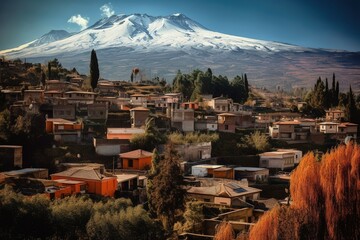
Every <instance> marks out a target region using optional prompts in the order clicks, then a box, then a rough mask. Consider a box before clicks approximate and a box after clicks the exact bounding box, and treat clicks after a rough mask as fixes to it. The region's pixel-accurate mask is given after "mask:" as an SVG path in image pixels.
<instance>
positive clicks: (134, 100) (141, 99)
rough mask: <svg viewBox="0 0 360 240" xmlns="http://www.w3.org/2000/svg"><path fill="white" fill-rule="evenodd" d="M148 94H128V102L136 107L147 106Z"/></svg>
mask: <svg viewBox="0 0 360 240" xmlns="http://www.w3.org/2000/svg"><path fill="white" fill-rule="evenodd" d="M148 97H149V96H148V95H145V94H138V93H137V94H133V95H131V96H130V104H131V105H133V106H137V107H147V100H148Z"/></svg>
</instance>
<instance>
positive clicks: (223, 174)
mask: <svg viewBox="0 0 360 240" xmlns="http://www.w3.org/2000/svg"><path fill="white" fill-rule="evenodd" d="M213 177H214V178H226V179H234V170H233V169H231V170H230V169H229V170H224V171H219V170H217V171H213Z"/></svg>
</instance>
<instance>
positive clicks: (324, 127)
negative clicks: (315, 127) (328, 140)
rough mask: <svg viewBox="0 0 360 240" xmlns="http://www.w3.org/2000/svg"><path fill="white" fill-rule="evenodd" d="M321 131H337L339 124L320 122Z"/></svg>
mask: <svg viewBox="0 0 360 240" xmlns="http://www.w3.org/2000/svg"><path fill="white" fill-rule="evenodd" d="M320 132H323V133H336V132H337V126H336V124H320Z"/></svg>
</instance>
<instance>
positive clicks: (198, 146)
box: [174, 142, 211, 161]
mask: <svg viewBox="0 0 360 240" xmlns="http://www.w3.org/2000/svg"><path fill="white" fill-rule="evenodd" d="M174 147H175V150H176V151H177V152H178V154H179V155H180V157H181V159H182V160H184V161H198V160H202V159H208V158H211V142H201V143H186V144H181V145H175V146H174Z"/></svg>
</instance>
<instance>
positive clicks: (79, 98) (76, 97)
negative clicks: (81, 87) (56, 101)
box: [64, 91, 96, 104]
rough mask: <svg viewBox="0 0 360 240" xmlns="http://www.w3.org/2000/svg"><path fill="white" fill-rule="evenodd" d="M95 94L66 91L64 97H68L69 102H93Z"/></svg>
mask: <svg viewBox="0 0 360 240" xmlns="http://www.w3.org/2000/svg"><path fill="white" fill-rule="evenodd" d="M95 95H96V94H94V93H91V92H75V91H74V92H66V93H65V94H64V97H65V98H67V99H68V103H69V104H79V103H82V104H93V103H94V101H95Z"/></svg>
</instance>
